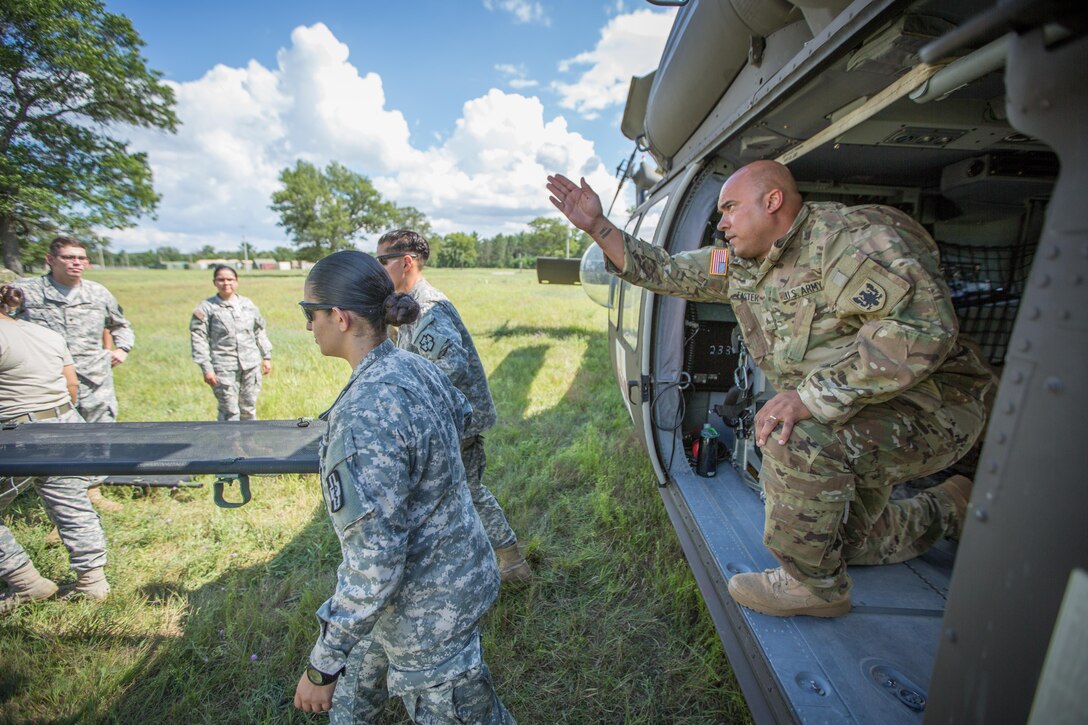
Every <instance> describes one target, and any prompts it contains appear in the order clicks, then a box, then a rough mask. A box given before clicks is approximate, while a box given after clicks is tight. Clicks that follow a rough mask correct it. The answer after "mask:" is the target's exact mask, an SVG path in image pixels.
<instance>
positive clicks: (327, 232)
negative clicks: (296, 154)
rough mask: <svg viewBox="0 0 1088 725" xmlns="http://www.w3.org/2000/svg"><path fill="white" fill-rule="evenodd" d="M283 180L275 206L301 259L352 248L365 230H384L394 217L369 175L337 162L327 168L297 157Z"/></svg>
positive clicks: (275, 195) (284, 171)
mask: <svg viewBox="0 0 1088 725" xmlns="http://www.w3.org/2000/svg"><path fill="white" fill-rule="evenodd" d="M280 182H281V183H282V184H283V188H282V189H280V190H279V191H277V192H275V193H274V194H272V210H273V211H275V212H277V213H278V214H279V215H280V221H279V225H280V226H281V227H283V228H284V229H286V230H287V233H288V234H290V235H291V241H292V242H294V243H295V244H296V245H297V246H298V247H299V251H298V257H299V259H307V260H311V261H315V260H318V259H320V258H321V257H324V256H325V255H326V254H329V253H331V252H335V251H337V250H339V249H349V248H351V247H352V246H353V242H354V240H356V239H358V238H359V236H360V235H361V234H363V233H364V232H370V233H373V232H377V231H379V230H381V229H383V228H384V227H385V226H386V225H387V224H388V223H389V220H390V219H391V218H392V217H393V205H392V204H390V203H388V202H385V201H382V197H381V194H379V193H378V192H377V190H376V189H375V188H374V186H373V185H372V184H371V183H370V180H369V179H367V178H366V177H365V176H362V175H360V174H356V173H355V172H354V171H351V170H349V169H348V168H347V167H345V166H343V165H341V164H338V163H336V162H335V161H334V162H332V163H331V164H329V165H328V166H326V167H325V171H320V170H319V169H318V168H317V167H316V166H314V165H313V164H311V163H310V162H308V161H298V162H297V163H296V164H295V167H294V168H293V169H292V168H288V169H284V170H283V171H281V172H280Z"/></svg>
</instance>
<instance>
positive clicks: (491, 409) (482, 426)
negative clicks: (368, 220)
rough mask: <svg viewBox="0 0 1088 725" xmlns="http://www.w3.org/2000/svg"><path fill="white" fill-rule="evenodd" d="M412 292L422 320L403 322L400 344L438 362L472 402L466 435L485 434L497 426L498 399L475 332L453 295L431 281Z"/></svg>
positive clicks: (399, 335) (398, 336)
mask: <svg viewBox="0 0 1088 725" xmlns="http://www.w3.org/2000/svg"><path fill="white" fill-rule="evenodd" d="M411 295H412V299H414V300H415V301H416V302H417V303H418V304H419V319H418V320H417V321H416V322H414V323H413V324H411V325H401V327H400V328H399V330H398V332H397V347H399V348H401V349H402V350H408V351H409V352H414V353H416V354H419V355H422V356H423V357H425V358H427V359H428V360H430V361H431V362H433V363H434V364H435V365H437V366H438V368H439V369H440V370H441V371H442V372H444V373H445V374H446V375H447V376H448V377H449V379H450V380H451V381H452V382H453V384H454V385H455V386H457V389H458V390H460V391H461V392H462V393H464V394H465V397H466V398H468V402H469V403H471V404H472V419H471V420H470V421H469V423H468V425H467V426H466V428H465V437H466V438H467V437H469V436H474V435H478V434H480V433H483V432H484V431H485V430H487V429H488V428H490V427H491V426H493V425H495V419H496V412H495V402H494V401H493V400H492V399H491V388H489V387H488V385H487V374H486V373H485V372H484V364H483V363H482V362H481V361H480V355H479V354H478V353H477V352H476V345H475V344H474V343H473V342H472V335H470V334H469V333H468V330H467V329H466V328H465V323H464V322H462V321H461V316H460V315H459V314H457V308H456V307H454V306H453V303H452V302H450V301H449V298H447V297H446V295H444V294H442V293H441V292H439V291H438V290H437V289H435V288H434V287H433V286H431V284H430V283H428V282H427V280H423V279H421V280H419V282H417V283H416V286H415V287H413V288H412V292H411Z"/></svg>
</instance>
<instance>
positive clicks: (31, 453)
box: [0, 418, 325, 480]
mask: <svg viewBox="0 0 1088 725" xmlns="http://www.w3.org/2000/svg"><path fill="white" fill-rule="evenodd" d="M324 431H325V423H324V422H322V421H320V420H311V419H308V418H303V419H300V420H246V421H231V422H210V421H201V422H162V423H54V424H49V425H45V424H33V423H31V424H20V425H15V426H11V427H5V428H3V429H0V476H63V475H87V476H94V475H102V476H140V477H147V476H149V475H153V476H166V475H169V474H200V473H209V474H240V473H245V474H272V473H316V472H317V470H318V460H317V444H318V440H319V438H320V437H321V435H322V433H324ZM173 480H179V479H178V478H177V477H175V478H174V479H173Z"/></svg>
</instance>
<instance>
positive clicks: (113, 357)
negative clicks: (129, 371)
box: [110, 348, 128, 368]
mask: <svg viewBox="0 0 1088 725" xmlns="http://www.w3.org/2000/svg"><path fill="white" fill-rule="evenodd" d="M127 357H128V351H127V350H122V349H121V348H117V349H116V350H110V367H111V368H115V367H117V366H118V365H120V364H121V363H123V362H124V361H125V359H126V358H127Z"/></svg>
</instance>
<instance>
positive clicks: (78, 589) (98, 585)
mask: <svg viewBox="0 0 1088 725" xmlns="http://www.w3.org/2000/svg"><path fill="white" fill-rule="evenodd" d="M73 594H76V595H80V594H82V595H83V596H84V597H86V598H87V599H89V600H90V601H92V602H101V601H104V600H105V599H106V597H108V596H109V595H110V583H109V582H108V581H106V570H105V569H103V568H102V567H98V568H97V569H88V570H87V571H81V572H79V578H78V579H77V580H76V586H75V590H74V591H73Z"/></svg>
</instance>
